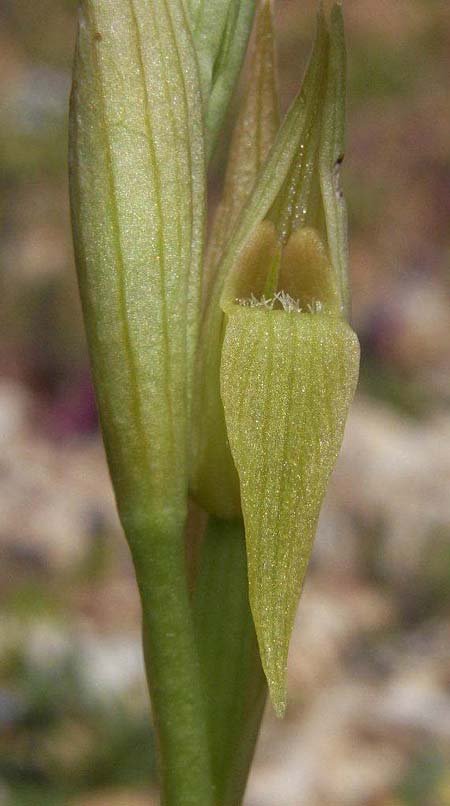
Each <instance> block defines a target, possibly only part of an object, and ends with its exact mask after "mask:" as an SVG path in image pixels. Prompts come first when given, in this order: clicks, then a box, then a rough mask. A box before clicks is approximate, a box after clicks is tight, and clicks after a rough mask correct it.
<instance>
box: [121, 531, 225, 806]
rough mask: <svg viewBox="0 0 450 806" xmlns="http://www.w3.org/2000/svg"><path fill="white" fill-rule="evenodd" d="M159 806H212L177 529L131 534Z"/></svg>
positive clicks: (182, 550)
mask: <svg viewBox="0 0 450 806" xmlns="http://www.w3.org/2000/svg"><path fill="white" fill-rule="evenodd" d="M132 537H133V539H132V540H130V543H131V545H132V553H133V560H134V564H135V568H136V576H137V580H138V585H139V591H140V595H141V602H142V613H143V640H144V654H145V662H146V668H147V677H148V682H149V689H150V696H151V700H152V707H153V716H154V722H155V728H156V733H157V738H158V749H159V762H160V782H161V802H162V803H163V804H164V806H212V804H213V803H214V799H213V794H212V792H213V790H212V781H211V771H210V756H209V748H208V739H207V731H206V725H205V707H204V698H203V692H202V689H201V682H200V672H199V666H198V656H197V649H196V645H195V636H194V628H193V619H192V609H191V606H190V602H189V595H188V589H187V581H186V579H187V574H186V568H185V547H184V537H183V526H180V528H178V527H177V528H175V529H173V530H170V533H168V530H163V529H157V530H156V533H155V532H152V531H150V530H149V533H148V534H143V535H133V536H132Z"/></svg>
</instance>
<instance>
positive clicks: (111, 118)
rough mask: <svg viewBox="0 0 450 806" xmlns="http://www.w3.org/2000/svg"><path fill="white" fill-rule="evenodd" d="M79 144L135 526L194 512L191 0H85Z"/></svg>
mask: <svg viewBox="0 0 450 806" xmlns="http://www.w3.org/2000/svg"><path fill="white" fill-rule="evenodd" d="M174 98H176V99H177V103H175V102H174ZM70 153H71V202H72V215H73V230H74V242H75V249H76V258H77V267H78V276H79V283H80V290H81V298H82V303H83V309H84V316H85V322H86V329H87V335H88V340H89V346H90V354H91V360H92V368H93V376H94V383H95V389H96V395H97V401H98V407H99V412H100V418H101V423H102V429H103V435H104V438H105V444H106V449H107V453H108V460H109V466H110V469H111V475H112V478H113V482H114V486H115V492H116V497H117V502H118V507H119V512H120V514H121V517H122V520H123V521H124V522H125V524H127V523H128V522H129V521H130V520H131V521H137V520H140V519H142V520H147V519H148V513H149V511H151V512H152V518H154V519H155V520H158V519H161V521H164V520H166V519H167V518H175V519H177V520H181V522H183V520H184V517H185V510H186V496H187V490H186V487H187V481H186V479H187V462H186V459H187V438H188V427H189V415H190V396H191V389H192V372H193V363H194V352H195V349H196V344H197V336H198V325H199V315H200V294H201V274H202V259H203V232H204V223H205V176H204V153H203V132H202V109H201V101H200V88H199V81H198V75H197V63H196V56H195V53H194V50H193V46H192V40H191V35H190V31H189V28H188V24H187V21H186V17H185V13H184V8H183V3H182V0H170V2H167V0H154V2H151V3H149V2H147V1H146V0H120V2H110V0H84V2H83V4H82V6H81V9H80V19H79V32H78V44H77V53H76V60H75V68H74V84H73V94H72V105H71V150H70ZM175 200H176V203H175ZM174 468H176V472H174Z"/></svg>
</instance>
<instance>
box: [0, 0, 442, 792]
mask: <svg viewBox="0 0 450 806" xmlns="http://www.w3.org/2000/svg"><path fill="white" fill-rule="evenodd" d="M75 5H76V3H75V0H40V2H39V3H33V2H31V0H2V2H1V7H0V183H1V192H0V263H1V283H2V287H1V295H0V336H1V347H0V374H1V378H0V440H1V451H0V555H1V563H0V603H1V625H2V626H1V631H0V804H1V806H28V805H30V806H31V805H32V806H141V804H142V806H144V804H147V805H148V804H150V803H152V802H153V799H154V803H157V796H156V789H155V783H154V781H155V778H154V753H153V739H152V731H151V727H150V725H149V721H148V717H147V707H148V704H147V695H146V691H145V686H144V682H143V667H142V657H141V649H140V637H139V608H138V602H137V595H136V590H135V584H134V581H133V576H132V573H131V568H130V561H129V557H128V554H127V550H126V546H125V542H124V540H123V538H122V535H121V533H120V529H119V526H118V522H117V518H116V515H115V511H114V504H113V499H112V494H111V489H110V484H109V480H108V475H107V471H106V467H105V460H104V455H103V450H102V447H101V443H100V439H99V434H98V428H97V419H96V412H95V404H94V400H93V394H92V389H91V385H90V379H89V366H88V361H87V356H86V347H85V341H84V335H83V329H82V323H81V317H80V309H79V303H78V297H77V289H76V282H75V272H74V266H73V258H72V247H71V240H70V227H69V211H68V201H67V176H66V140H67V104H68V93H69V84H70V64H71V58H72V52H73V44H74V35H75ZM277 12H278V13H277V16H278V28H279V35H280V52H279V66H280V73H281V82H280V83H281V87H282V94H283V103H284V105H285V106H286V104H287V103H288V102H289V100H290V99H291V98H292V96H293V94H294V92H295V90H296V88H297V86H298V83H299V79H300V77H301V75H302V71H303V68H304V65H305V60H306V58H307V54H308V50H309V47H310V43H311V38H312V33H313V26H314V14H315V0H301V1H300V0H279V2H278V4H277ZM346 15H347V27H348V45H349V136H348V148H347V157H346V162H345V171H344V179H345V185H346V191H347V198H348V203H349V212H350V223H351V268H352V275H353V292H354V293H353V296H354V306H353V307H354V324H355V327H356V330H357V331H358V334H359V337H360V340H361V345H362V350H363V352H362V369H361V382H360V386H359V393H358V396H357V399H356V402H355V405H354V407H353V409H352V412H351V415H350V418H349V422H348V425H347V433H346V439H345V444H344V448H343V451H342V455H341V457H340V460H339V463H338V467H337V469H336V472H335V474H334V477H333V480H332V484H331V487H330V491H329V494H328V496H327V500H326V504H325V507H324V510H323V514H322V517H321V522H320V528H319V534H318V539H317V544H316V548H315V552H314V558H313V562H312V565H311V568H310V572H309V574H308V579H307V583H306V587H305V591H304V595H303V598H302V601H301V605H300V609H299V613H298V620H297V627H296V631H295V634H294V638H293V641H292V652H291V657H290V666H289V693H290V702H289V708H288V712H287V717H286V719H285V720H284V721H283V722H280V721H277V720H276V719H275V717H274V716H273V714H272V712H271V711H270V709H267V714H266V717H265V721H264V725H263V729H262V734H261V739H260V743H259V748H258V753H257V757H256V761H255V765H254V769H253V772H252V776H251V779H250V783H249V788H248V793H247V798H246V806H449V804H450V763H449V762H450V640H449V636H450V607H449V605H450V588H449V572H450V540H449V538H450V495H449V483H450V385H449V373H450V306H449V277H450V274H449V260H450V241H449V222H450V105H449V97H450V95H449V76H450V8H449V4H448V2H447V0H395V2H392V0H347V2H346ZM222 168H223V166H222V165H221V160H220V159H218V160H217V164H216V169H215V170H216V173H217V181H218V177H219V176H220V175H221V172H222Z"/></svg>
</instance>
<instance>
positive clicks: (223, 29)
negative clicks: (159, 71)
mask: <svg viewBox="0 0 450 806" xmlns="http://www.w3.org/2000/svg"><path fill="white" fill-rule="evenodd" d="M187 7H188V12H189V17H190V20H191V26H192V35H193V38H194V44H195V47H196V51H197V57H198V63H199V70H200V80H201V87H202V93H203V99H204V107H205V134H206V144H207V152H208V154H210V153H211V151H212V149H213V148H214V145H215V143H216V140H217V137H218V135H219V132H220V128H221V126H222V124H223V121H224V118H225V115H226V112H227V108H228V104H229V102H230V98H231V95H232V92H233V89H234V86H235V83H236V79H237V77H238V75H239V71H240V68H241V64H242V61H243V58H244V55H245V50H246V47H247V40H248V36H249V34H250V30H251V25H252V20H253V14H254V12H255V0H187Z"/></svg>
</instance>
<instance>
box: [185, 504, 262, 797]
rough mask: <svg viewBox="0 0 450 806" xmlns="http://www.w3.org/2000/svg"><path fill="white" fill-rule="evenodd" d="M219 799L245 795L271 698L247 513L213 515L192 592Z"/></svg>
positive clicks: (216, 794)
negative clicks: (252, 582)
mask: <svg viewBox="0 0 450 806" xmlns="http://www.w3.org/2000/svg"><path fill="white" fill-rule="evenodd" d="M194 612H195V627H196V633H197V643H198V651H199V656H200V665H201V675H202V680H203V687H204V692H205V695H206V706H207V722H208V731H209V744H210V751H211V762H212V773H213V781H214V792H215V803H216V804H217V806H239V804H241V803H242V798H243V796H244V792H245V787H246V784H247V778H248V773H249V770H250V765H251V762H252V758H253V754H254V751H255V746H256V741H257V738H258V732H259V727H260V723H261V719H262V715H263V711H264V705H265V701H266V694H267V685H266V680H265V677H264V673H263V670H262V667H261V661H260V657H259V650H258V645H257V640H256V634H255V628H254V625H253V619H252V615H251V611H250V605H249V600H248V579H247V559H246V548H245V534H244V525H243V523H242V521H225V520H219V519H218V518H210V520H209V522H208V526H207V529H206V534H205V538H204V541H203V544H202V551H201V557H200V569H199V574H198V578H197V585H196V590H195V597H194Z"/></svg>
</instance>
